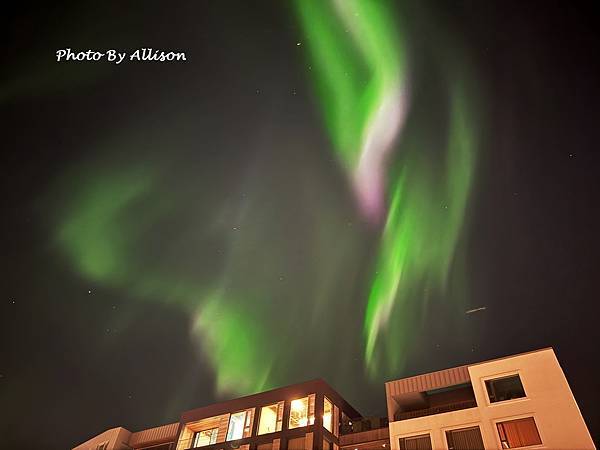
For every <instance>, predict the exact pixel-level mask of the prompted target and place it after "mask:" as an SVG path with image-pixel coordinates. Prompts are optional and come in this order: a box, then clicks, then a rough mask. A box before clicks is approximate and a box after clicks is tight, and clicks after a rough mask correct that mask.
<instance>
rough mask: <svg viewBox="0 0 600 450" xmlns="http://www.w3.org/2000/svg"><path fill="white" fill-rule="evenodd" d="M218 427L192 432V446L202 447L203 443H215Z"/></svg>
mask: <svg viewBox="0 0 600 450" xmlns="http://www.w3.org/2000/svg"><path fill="white" fill-rule="evenodd" d="M218 433H219V429H218V428H212V429H210V430H203V431H198V432H197V433H195V434H194V447H204V446H205V445H211V444H215V443H216V442H217V434H218Z"/></svg>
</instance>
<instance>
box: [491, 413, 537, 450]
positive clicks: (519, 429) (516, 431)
mask: <svg viewBox="0 0 600 450" xmlns="http://www.w3.org/2000/svg"><path fill="white" fill-rule="evenodd" d="M496 427H497V428H498V435H499V436H500V442H501V443H502V448H517V447H526V446H528V445H538V444H541V443H542V439H541V438H540V434H539V433H538V429H537V427H536V426H535V420H533V417H526V418H524V419H516V420H508V421H506V422H499V423H497V424H496Z"/></svg>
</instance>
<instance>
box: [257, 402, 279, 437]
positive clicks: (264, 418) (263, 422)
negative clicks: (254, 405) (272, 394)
mask: <svg viewBox="0 0 600 450" xmlns="http://www.w3.org/2000/svg"><path fill="white" fill-rule="evenodd" d="M282 421H283V402H279V403H274V404H272V405H269V406H263V407H262V408H261V409H260V420H259V422H258V434H267V433H275V432H276V431H281V428H282Z"/></svg>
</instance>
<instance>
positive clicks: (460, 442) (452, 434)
mask: <svg viewBox="0 0 600 450" xmlns="http://www.w3.org/2000/svg"><path fill="white" fill-rule="evenodd" d="M446 440H447V441H448V450H485V447H484V446H483V439H482V438H481V431H480V430H479V427H469V428H461V429H458V430H450V431H446Z"/></svg>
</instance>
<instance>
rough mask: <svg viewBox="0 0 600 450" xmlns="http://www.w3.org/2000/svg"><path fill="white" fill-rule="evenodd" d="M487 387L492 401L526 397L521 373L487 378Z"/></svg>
mask: <svg viewBox="0 0 600 450" xmlns="http://www.w3.org/2000/svg"><path fill="white" fill-rule="evenodd" d="M485 388H486V389H487V393H488V397H489V398H490V403H496V402H503V401H505V400H512V399H513V398H521V397H525V389H523V384H522V383H521V378H520V377H519V375H511V376H509V377H502V378H496V379H494V380H487V381H486V382H485Z"/></svg>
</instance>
